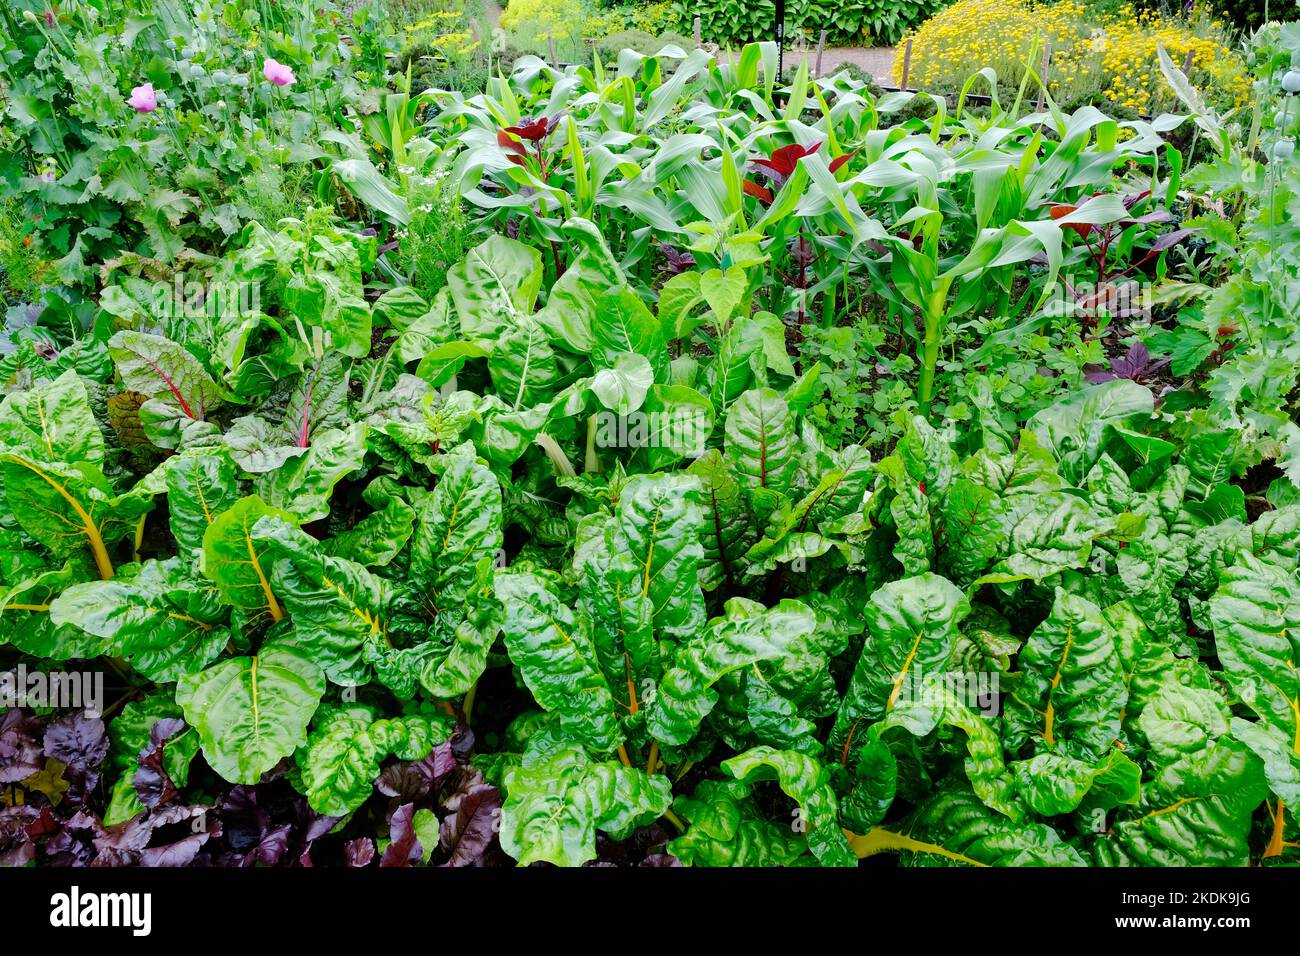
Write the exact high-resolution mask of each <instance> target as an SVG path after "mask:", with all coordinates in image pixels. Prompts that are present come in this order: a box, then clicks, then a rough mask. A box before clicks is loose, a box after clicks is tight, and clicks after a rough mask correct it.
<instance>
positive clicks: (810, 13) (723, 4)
mask: <svg viewBox="0 0 1300 956" xmlns="http://www.w3.org/2000/svg"><path fill="white" fill-rule="evenodd" d="M948 2H949V0H790V2H788V3H786V5H785V20H786V36H787V37H792V36H794V35H795V34H796V33H800V32H802V33H805V34H807V35H808V36H809V37H811V38H813V39H816V37H817V36H818V34H819V33H820V32H821V31H822V30H825V31H826V39H827V42H828V43H832V44H859V45H870V44H892V43H897V42H898V40H899V39H900V38H901V37H902V36H903V34H904V33H906V32H907V31H908V30H910V29H911V28H912V27H914V26H916V25H917V24H918V23H921V22H922V21H924V20H925V19H926V18H927V17H929V16H931V15H933V14H934V13H935V12H936V11H938V10H941V9H943V7H944V6H946V5H947V3H948ZM674 9H675V10H676V11H677V14H678V16H679V18H680V21H681V29H682V30H683V31H684V32H689V30H690V28H691V24H692V23H693V21H694V18H695V17H697V16H698V17H700V18H701V20H702V29H703V32H704V39H705V40H706V41H710V42H713V43H717V44H719V45H723V46H728V45H732V46H734V45H737V44H741V43H749V42H751V41H759V40H771V39H773V38H774V27H773V24H774V23H775V22H776V3H775V2H774V0H754V2H748V0H678V2H677V3H676V4H675V5H674Z"/></svg>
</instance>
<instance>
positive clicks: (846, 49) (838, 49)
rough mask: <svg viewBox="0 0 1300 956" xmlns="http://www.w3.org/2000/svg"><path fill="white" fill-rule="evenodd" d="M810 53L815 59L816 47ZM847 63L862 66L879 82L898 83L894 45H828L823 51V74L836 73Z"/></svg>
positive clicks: (890, 84) (891, 84)
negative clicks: (837, 69) (838, 68)
mask: <svg viewBox="0 0 1300 956" xmlns="http://www.w3.org/2000/svg"><path fill="white" fill-rule="evenodd" d="M808 55H809V57H810V58H813V59H814V60H815V59H816V57H817V50H816V48H815V47H814V48H813V49H812V51H811V52H809V54H808ZM846 63H852V64H854V65H855V66H860V67H862V69H864V70H866V71H867V72H868V73H870V74H871V75H872V76H874V77H875V78H876V82H877V83H880V84H882V85H884V84H888V85H889V86H894V85H895V84H897V83H898V78H897V77H896V76H894V48H893V47H892V46H873V47H851V46H835V47H827V48H826V49H825V50H824V51H822V75H823V76H826V75H828V74H831V73H834V72H835V68H836V67H840V66H843V65H845V64H846Z"/></svg>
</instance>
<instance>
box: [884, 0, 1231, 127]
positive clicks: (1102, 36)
mask: <svg viewBox="0 0 1300 956" xmlns="http://www.w3.org/2000/svg"><path fill="white" fill-rule="evenodd" d="M911 39H912V61H911V69H910V71H909V75H908V85H909V86H912V87H920V88H923V89H925V88H930V89H940V90H952V89H959V88H960V87H961V85H962V84H963V83H964V82H965V81H966V79H967V78H968V77H969V76H971V75H972V74H974V73H975V72H977V71H978V70H980V69H983V68H984V67H992V68H993V69H994V70H996V71H997V74H998V78H999V80H1000V81H1001V82H1003V83H1006V84H1015V83H1018V82H1019V81H1020V78H1021V77H1022V76H1024V74H1025V69H1026V67H1028V68H1031V69H1033V70H1034V71H1035V72H1037V71H1039V70H1040V69H1041V57H1042V55H1043V53H1044V51H1045V48H1046V47H1047V45H1048V44H1050V61H1049V62H1050V65H1049V67H1048V71H1047V80H1048V88H1049V90H1050V91H1051V94H1052V96H1053V97H1054V98H1055V99H1056V100H1057V101H1058V102H1063V103H1074V102H1079V101H1081V100H1090V101H1094V102H1097V103H1098V104H1101V103H1104V102H1109V103H1111V104H1112V105H1114V106H1119V107H1125V108H1127V109H1131V110H1134V111H1136V112H1140V113H1153V112H1157V111H1159V110H1161V109H1169V108H1172V107H1174V105H1175V99H1174V95H1173V91H1172V90H1170V89H1169V86H1168V84H1167V83H1166V81H1165V79H1164V75H1163V74H1162V73H1161V71H1160V65H1159V59H1158V56H1157V52H1156V51H1157V48H1158V47H1164V49H1165V51H1166V52H1167V53H1168V54H1169V56H1170V58H1171V59H1172V60H1173V61H1174V63H1175V64H1177V65H1178V66H1180V67H1182V66H1184V65H1186V64H1187V63H1188V56H1189V54H1190V57H1191V61H1190V73H1189V78H1190V80H1191V82H1192V84H1193V85H1194V86H1197V87H1198V88H1200V89H1201V90H1202V91H1204V92H1205V94H1206V96H1207V98H1208V99H1209V100H1210V101H1211V102H1212V103H1213V104H1214V105H1216V106H1219V107H1226V106H1233V105H1239V104H1240V103H1242V102H1244V101H1245V100H1246V98H1247V97H1248V95H1249V92H1250V78H1249V72H1248V71H1247V69H1246V65H1245V62H1244V61H1243V60H1242V58H1241V57H1240V56H1238V55H1237V54H1236V53H1234V52H1233V51H1232V50H1231V49H1230V47H1229V46H1228V45H1227V43H1228V38H1227V33H1226V31H1225V30H1224V28H1223V26H1222V25H1221V24H1219V23H1217V22H1214V21H1210V20H1208V19H1201V20H1196V21H1191V22H1189V21H1183V20H1174V19H1168V18H1162V17H1161V16H1160V15H1159V14H1158V13H1156V12H1153V11H1143V12H1141V13H1138V12H1135V11H1133V10H1132V9H1131V8H1128V9H1123V10H1121V11H1120V12H1118V13H1115V14H1112V15H1109V16H1102V17H1098V16H1097V15H1096V14H1095V13H1093V12H1091V11H1090V10H1089V9H1088V8H1087V7H1085V6H1084V4H1082V3H1080V2H1078V0H1057V2H1055V3H1053V2H1046V0H1037V2H1036V0H959V2H957V3H955V4H953V5H952V6H951V7H948V8H947V9H946V10H944V11H942V12H941V13H939V14H938V15H937V16H935V17H933V18H931V19H930V20H928V21H926V22H925V23H923V24H922V25H921V26H920V27H919V28H918V29H917V30H916V31H915V32H914V33H913V34H912V35H911ZM1035 44H1037V49H1038V51H1039V52H1038V53H1037V54H1035V55H1034V62H1032V63H1030V62H1029V60H1030V57H1031V54H1032V53H1033V50H1034V49H1035ZM905 47H906V43H904V44H900V46H899V48H898V53H897V59H896V61H895V73H896V74H897V78H898V79H900V80H901V76H902V71H903V60H904V50H905Z"/></svg>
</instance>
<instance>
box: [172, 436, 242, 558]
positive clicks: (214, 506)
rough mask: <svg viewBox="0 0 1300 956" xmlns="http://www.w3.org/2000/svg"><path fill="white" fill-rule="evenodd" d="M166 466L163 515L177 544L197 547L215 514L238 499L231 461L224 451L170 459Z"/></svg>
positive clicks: (191, 547)
mask: <svg viewBox="0 0 1300 956" xmlns="http://www.w3.org/2000/svg"><path fill="white" fill-rule="evenodd" d="M173 461H174V462H175V464H173V465H172V466H171V467H170V468H169V469H168V470H167V479H166V480H167V517H168V521H169V522H170V525H171V531H172V536H173V537H174V538H175V539H176V544H177V545H179V546H180V547H181V548H184V549H187V550H192V551H197V550H199V549H200V548H202V547H203V535H204V534H205V533H206V532H207V530H208V526H209V525H211V524H212V522H213V521H215V520H216V518H217V515H219V514H221V513H222V512H223V511H225V510H227V509H228V508H230V507H231V506H233V505H234V504H235V502H237V501H238V500H239V483H238V480H237V476H236V474H235V466H234V463H233V462H232V461H231V460H230V458H229V457H227V456H226V455H195V456H192V457H190V456H183V457H179V458H175V459H173Z"/></svg>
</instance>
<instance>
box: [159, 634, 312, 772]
mask: <svg viewBox="0 0 1300 956" xmlns="http://www.w3.org/2000/svg"><path fill="white" fill-rule="evenodd" d="M324 693H325V675H324V674H323V673H321V670H320V668H318V667H317V666H316V665H315V664H313V663H312V662H311V660H310V659H309V658H307V657H305V656H303V655H302V654H301V653H300V652H298V651H295V650H292V649H290V648H287V647H267V648H263V649H262V651H261V653H259V654H258V655H256V656H255V657H232V658H227V659H226V660H223V661H219V662H217V663H216V664H213V665H212V666H211V667H209V668H207V669H206V670H203V671H200V672H199V673H197V674H189V675H186V676H185V677H182V678H181V679H180V681H178V682H177V684H176V703H178V704H179V705H180V706H181V709H182V710H183V711H184V712H185V720H186V722H187V723H189V724H190V726H192V727H194V729H195V730H197V731H198V733H199V739H200V740H201V741H202V743H203V756H204V757H205V758H206V759H207V761H208V764H209V765H210V766H211V767H212V769H213V770H215V771H216V772H217V773H218V774H220V775H221V776H222V777H224V778H225V779H226V780H229V781H230V782H231V783H245V784H253V783H257V782H258V781H259V780H260V779H261V776H262V774H264V773H266V771H268V770H270V769H271V768H272V767H274V766H275V765H276V764H277V763H279V762H280V761H281V760H283V759H284V758H285V757H287V756H289V755H290V754H291V753H293V752H294V750H295V749H297V748H298V747H301V746H302V745H303V744H304V743H306V741H307V724H308V722H310V720H311V718H312V715H313V714H314V713H315V712H316V707H317V705H319V704H320V699H321V696H322V695H323V694H324Z"/></svg>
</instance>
